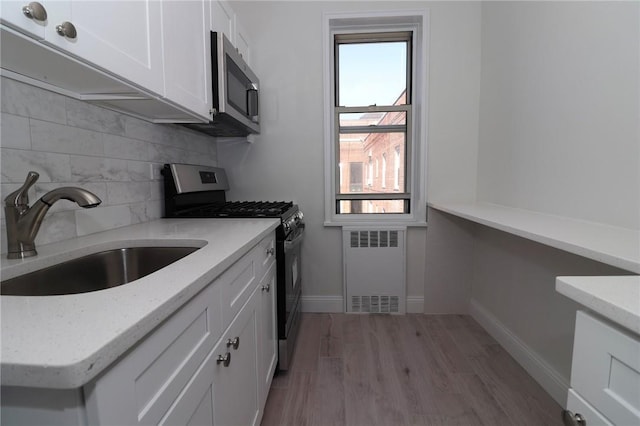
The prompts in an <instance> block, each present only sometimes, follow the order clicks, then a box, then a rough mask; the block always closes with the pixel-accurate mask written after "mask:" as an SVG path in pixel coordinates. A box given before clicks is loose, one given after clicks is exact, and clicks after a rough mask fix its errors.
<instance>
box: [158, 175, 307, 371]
mask: <svg viewBox="0 0 640 426" xmlns="http://www.w3.org/2000/svg"><path fill="white" fill-rule="evenodd" d="M162 175H163V176H164V207H165V211H164V217H168V218H256V217H271V218H280V225H279V226H278V227H277V228H276V269H277V272H276V274H277V292H276V295H277V316H278V321H277V322H278V340H279V351H278V368H279V369H280V370H287V369H288V368H289V363H290V361H291V356H292V354H293V350H294V347H295V340H296V337H297V334H298V328H299V324H300V295H301V293H302V285H301V283H302V280H301V275H302V274H301V272H302V269H301V268H302V263H301V256H300V252H301V246H300V244H301V243H302V240H303V238H304V227H305V224H304V220H303V214H302V212H301V211H300V210H299V209H298V206H297V205H296V204H293V202H290V201H289V202H287V201H275V202H273V201H227V200H226V191H227V190H229V182H228V180H227V175H226V173H225V171H224V169H222V168H218V167H206V166H194V165H190V164H176V163H173V164H165V165H164V167H163V169H162Z"/></svg>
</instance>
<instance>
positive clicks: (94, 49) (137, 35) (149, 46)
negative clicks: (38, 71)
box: [2, 0, 163, 94]
mask: <svg viewBox="0 0 640 426" xmlns="http://www.w3.org/2000/svg"><path fill="white" fill-rule="evenodd" d="M36 4H38V5H40V6H36ZM24 5H26V7H27V8H29V9H30V10H33V12H32V13H31V14H32V15H38V14H41V11H40V7H41V8H42V10H45V11H46V16H47V17H46V20H44V21H41V20H38V19H37V17H35V16H34V18H33V19H29V18H27V17H26V15H25V14H24V13H23V6H21V3H20V2H7V3H6V4H5V2H3V4H2V16H3V20H6V21H7V24H8V25H10V26H12V27H14V28H16V29H18V31H21V32H23V33H26V34H28V35H31V36H34V37H36V38H38V39H40V40H43V42H44V43H45V44H47V45H49V46H52V47H54V48H56V49H58V50H62V51H64V52H66V53H68V54H69V55H71V56H73V57H76V58H78V59H80V60H82V61H85V62H87V63H89V64H91V65H94V66H96V67H98V68H99V69H102V70H106V71H108V72H110V73H113V74H116V75H117V76H118V77H120V78H122V79H124V80H126V81H129V82H131V83H134V84H137V85H139V86H141V87H144V88H146V89H148V90H150V91H152V92H154V93H157V94H162V90H163V74H162V43H160V41H159V40H160V36H161V33H160V31H161V26H160V20H161V15H160V3H159V2H157V1H153V0H146V1H86V0H84V1H82V0H80V1H77V0H76V1H53V0H44V1H42V2H41V3H37V2H32V3H28V2H24ZM5 13H6V17H5ZM19 14H22V15H23V16H22V18H21V19H18V18H20V16H19ZM16 22H19V23H20V25H14V23H16ZM41 31H42V33H41ZM41 35H44V37H41Z"/></svg>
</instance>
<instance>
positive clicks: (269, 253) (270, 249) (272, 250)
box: [267, 247, 276, 256]
mask: <svg viewBox="0 0 640 426" xmlns="http://www.w3.org/2000/svg"><path fill="white" fill-rule="evenodd" d="M274 254H276V249H274V248H273V247H269V248H268V249H267V256H273V255H274Z"/></svg>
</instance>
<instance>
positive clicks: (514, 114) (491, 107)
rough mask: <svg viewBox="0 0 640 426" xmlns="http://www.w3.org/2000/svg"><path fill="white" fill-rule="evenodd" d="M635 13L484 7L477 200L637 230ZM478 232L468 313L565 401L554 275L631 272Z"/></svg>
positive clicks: (627, 5) (566, 321) (625, 9)
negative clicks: (469, 311)
mask: <svg viewBox="0 0 640 426" xmlns="http://www.w3.org/2000/svg"><path fill="white" fill-rule="evenodd" d="M639 9H640V4H638V3H637V2H561V3H554V2H496V3H485V4H483V7H482V78H481V97H480V132H479V134H480V140H479V160H478V199H480V200H482V201H489V202H495V203H499V204H505V205H510V206H515V207H519V208H525V209H531V210H537V211H542V212H546V213H552V214H558V215H564V216H570V217H573V218H578V219H585V220H591V221H596V222H603V223H607V224H611V225H616V226H622V227H627V228H636V229H637V228H638V225H639V223H638V222H639V220H640V201H639V200H640V134H639V122H640V114H639V109H638V99H639V98H640V86H639V79H640V67H639V54H640V46H639V43H640V32H639V28H640V25H639V18H640V10H639ZM476 228H477V229H476V230H475V231H474V233H473V255H472V258H473V272H472V274H471V276H472V285H471V295H470V298H471V307H470V310H471V312H472V314H473V315H474V316H475V317H476V318H477V319H479V320H480V321H481V323H482V324H483V325H485V326H486V327H487V328H488V329H490V330H491V331H492V332H493V333H494V334H495V335H496V336H497V337H498V338H499V339H500V341H501V343H502V344H503V345H504V346H506V347H507V348H508V349H509V350H511V351H512V354H513V355H514V356H515V357H516V359H518V360H519V361H520V362H521V363H522V364H523V365H524V366H525V367H526V368H528V369H529V371H530V373H531V374H532V375H533V376H534V377H536V378H537V379H538V380H539V382H540V383H541V384H543V386H544V387H545V389H546V390H547V391H548V392H549V393H551V395H552V396H554V398H556V400H557V401H558V402H560V403H564V400H565V398H566V386H567V385H568V383H569V377H570V372H571V356H572V348H573V327H574V321H575V311H576V309H577V308H578V307H579V306H578V305H577V304H575V303H573V302H572V301H570V300H569V299H567V298H565V297H564V296H562V295H560V294H559V293H557V292H556V291H555V277H556V276H558V275H607V274H612V275H613V274H625V273H627V274H628V272H625V271H622V270H617V269H614V268H612V267H609V266H607V265H603V264H600V263H597V262H595V261H591V260H587V259H585V258H581V257H579V256H576V255H571V254H568V253H566V252H562V251H560V250H556V249H553V248H550V247H547V246H544V245H541V244H537V243H533V242H531V241H528V240H525V239H523V238H519V237H515V236H512V235H509V234H506V233H504V232H500V231H496V230H493V229H489V228H486V227H483V226H479V225H478V226H477V227H476ZM449 235H450V236H455V233H453V232H450V233H449ZM467 259H468V257H467Z"/></svg>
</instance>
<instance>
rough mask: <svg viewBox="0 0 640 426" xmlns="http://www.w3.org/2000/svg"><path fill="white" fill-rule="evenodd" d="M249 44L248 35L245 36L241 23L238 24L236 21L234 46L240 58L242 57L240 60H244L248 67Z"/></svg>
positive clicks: (249, 56) (249, 60)
mask: <svg viewBox="0 0 640 426" xmlns="http://www.w3.org/2000/svg"><path fill="white" fill-rule="evenodd" d="M250 44H251V43H250V41H249V35H248V34H247V31H246V30H245V29H244V27H243V26H242V23H240V22H239V21H238V20H237V19H236V41H235V43H234V45H235V46H236V49H237V50H238V53H240V56H242V59H244V61H245V62H246V63H247V64H249V65H251V46H250Z"/></svg>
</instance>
